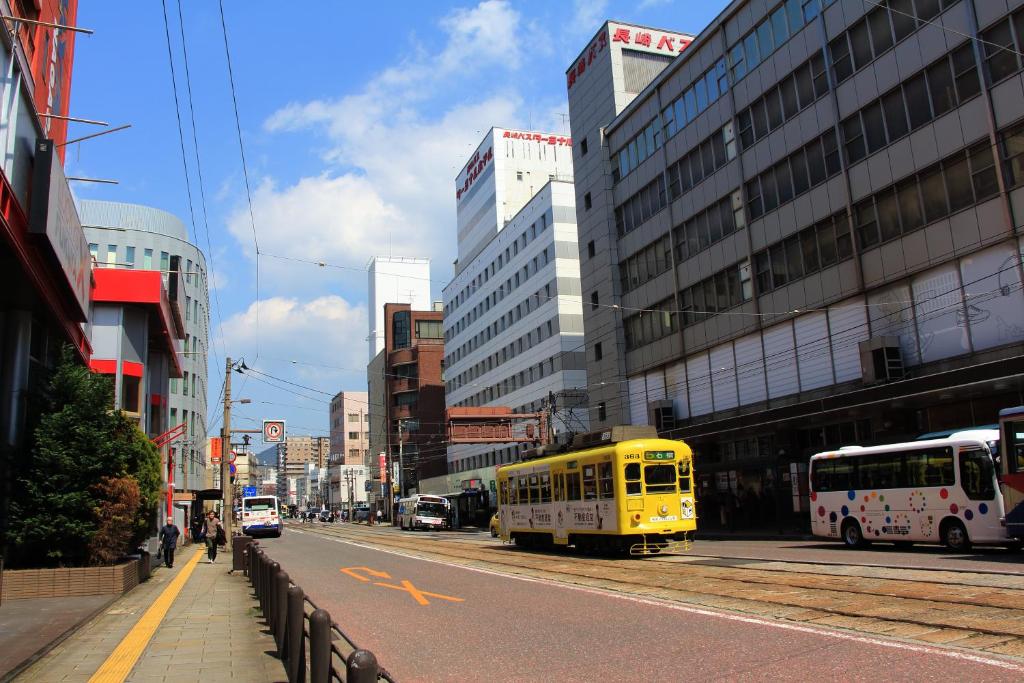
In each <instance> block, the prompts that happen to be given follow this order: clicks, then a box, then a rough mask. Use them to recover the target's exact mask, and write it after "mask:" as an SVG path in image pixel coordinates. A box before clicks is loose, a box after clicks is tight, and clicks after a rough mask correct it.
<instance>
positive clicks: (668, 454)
mask: <svg viewBox="0 0 1024 683" xmlns="http://www.w3.org/2000/svg"><path fill="white" fill-rule="evenodd" d="M675 459H676V454H675V453H673V452H672V451H644V460H675Z"/></svg>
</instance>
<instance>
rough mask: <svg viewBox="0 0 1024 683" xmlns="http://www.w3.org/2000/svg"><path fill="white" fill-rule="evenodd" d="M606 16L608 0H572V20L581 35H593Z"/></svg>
mask: <svg viewBox="0 0 1024 683" xmlns="http://www.w3.org/2000/svg"><path fill="white" fill-rule="evenodd" d="M607 18H608V0H573V3H572V22H571V24H570V25H572V26H575V27H577V30H578V31H579V32H580V33H581V34H583V35H588V36H590V35H593V34H594V33H596V32H597V29H598V28H600V26H601V24H603V23H604V21H605V19H607Z"/></svg>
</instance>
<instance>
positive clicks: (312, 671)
mask: <svg viewBox="0 0 1024 683" xmlns="http://www.w3.org/2000/svg"><path fill="white" fill-rule="evenodd" d="M309 680H310V682H311V683H328V682H329V681H330V680H331V615H330V614H328V613H327V611H326V610H322V609H315V610H313V613H312V614H310V615H309Z"/></svg>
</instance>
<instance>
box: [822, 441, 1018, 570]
mask: <svg viewBox="0 0 1024 683" xmlns="http://www.w3.org/2000/svg"><path fill="white" fill-rule="evenodd" d="M809 477H810V498H811V531H812V533H813V534H814V535H816V536H822V537H825V538H834V539H842V541H843V542H844V543H845V544H846V545H847V546H850V547H857V546H864V545H867V544H869V543H871V542H872V541H883V542H890V543H897V544H901V545H910V544H912V543H915V542H920V543H942V544H944V545H946V546H948V547H949V548H950V549H952V550H956V551H966V550H968V549H970V547H971V545H972V544H974V543H977V544H986V545H1003V546H1010V545H1012V539H1010V538H1009V537H1008V536H1007V534H1006V528H1005V527H1004V526H1003V497H1002V495H1001V494H1000V492H999V487H998V485H997V481H996V471H995V464H994V462H993V460H992V455H991V452H990V450H989V447H988V445H987V444H986V442H985V441H984V440H982V439H977V438H974V439H965V438H958V437H953V438H948V439H934V440H930V441H911V442H908V443H898V444H891V445H886V446H869V447H859V446H858V447H846V448H841V449H839V450H837V451H827V452H824V453H818V454H817V455H815V456H813V457H811V467H810V474H809Z"/></svg>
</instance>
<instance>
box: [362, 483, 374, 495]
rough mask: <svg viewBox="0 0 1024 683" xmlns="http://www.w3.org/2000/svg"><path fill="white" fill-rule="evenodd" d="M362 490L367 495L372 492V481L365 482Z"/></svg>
mask: <svg viewBox="0 0 1024 683" xmlns="http://www.w3.org/2000/svg"><path fill="white" fill-rule="evenodd" d="M363 489H364V490H365V491H366V492H367V493H369V492H370V491H372V490H373V482H372V481H367V482H365V483H364V484H363Z"/></svg>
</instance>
